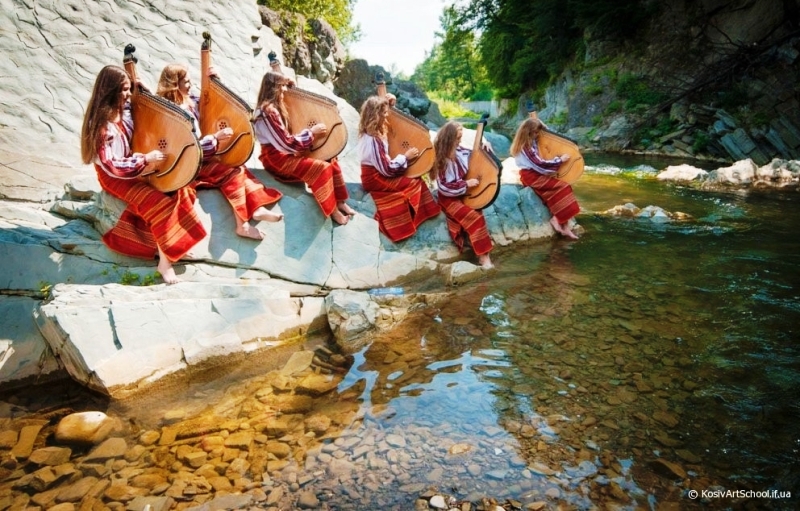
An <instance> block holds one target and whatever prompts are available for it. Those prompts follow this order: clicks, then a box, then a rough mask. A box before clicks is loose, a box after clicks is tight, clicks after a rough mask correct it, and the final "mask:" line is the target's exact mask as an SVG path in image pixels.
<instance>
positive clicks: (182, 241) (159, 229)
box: [81, 66, 206, 284]
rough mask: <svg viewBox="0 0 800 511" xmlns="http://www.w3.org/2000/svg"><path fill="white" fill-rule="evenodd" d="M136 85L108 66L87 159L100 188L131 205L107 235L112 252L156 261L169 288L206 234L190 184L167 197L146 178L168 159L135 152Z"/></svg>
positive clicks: (93, 103) (100, 78)
mask: <svg viewBox="0 0 800 511" xmlns="http://www.w3.org/2000/svg"><path fill="white" fill-rule="evenodd" d="M130 97H131V81H130V79H129V78H128V74H127V73H126V72H125V70H124V69H123V68H121V67H119V66H106V67H104V68H103V69H101V70H100V73H99V74H98V75H97V79H96V80H95V84H94V89H93V90H92V96H91V98H90V99H89V104H88V106H87V107H86V113H85V115H84V118H83V128H82V129H81V158H82V159H83V162H84V163H94V167H95V170H96V171H97V178H98V180H99V181H100V186H101V187H102V188H103V190H105V191H106V192H108V193H109V194H111V195H113V196H114V197H117V198H118V199H120V200H122V201H124V202H125V203H126V204H127V205H128V207H127V209H126V210H125V211H124V212H123V213H122V215H121V216H120V219H119V221H118V222H117V224H116V225H115V226H114V227H113V228H112V229H110V230H109V231H108V232H107V233H106V234H105V235H103V242H104V243H105V244H106V245H107V246H108V247H109V248H110V249H112V250H115V251H117V252H120V253H123V254H126V255H129V256H133V257H143V258H148V259H152V258H153V257H155V255H156V254H158V256H159V261H158V266H157V269H158V272H159V273H160V274H161V277H162V278H163V279H164V281H165V282H166V283H167V284H174V283H176V282H178V278H177V276H176V275H175V270H174V268H173V267H172V263H173V262H175V261H177V260H179V259H181V258H182V257H183V256H184V255H186V253H187V252H188V251H189V249H191V248H192V247H193V246H194V245H195V244H196V243H197V242H198V241H200V240H201V239H203V238H204V237H205V235H206V230H205V229H204V228H203V225H202V224H201V223H200V219H199V218H198V217H197V214H196V213H195V211H194V207H193V205H194V200H195V191H194V189H193V188H192V187H191V186H184V187H183V188H180V189H179V190H177V191H175V192H174V193H172V194H171V195H166V194H164V193H162V192H160V191H158V190H156V189H155V188H153V187H152V186H151V185H150V184H148V183H147V182H145V181H143V180H142V179H140V177H141V176H143V175H144V174H143V173H145V167H146V166H147V164H148V163H150V162H160V161H164V160H165V159H166V158H165V156H164V154H163V153H162V152H161V151H158V150H153V151H150V152H148V153H147V154H142V153H133V152H132V151H131V139H132V137H133V118H132V116H131V112H130V102H129V100H130Z"/></svg>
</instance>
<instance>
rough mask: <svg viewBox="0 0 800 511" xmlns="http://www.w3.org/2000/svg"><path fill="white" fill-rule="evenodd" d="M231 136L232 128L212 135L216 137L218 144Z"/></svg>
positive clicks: (223, 129)
mask: <svg viewBox="0 0 800 511" xmlns="http://www.w3.org/2000/svg"><path fill="white" fill-rule="evenodd" d="M232 136H233V128H222V129H221V130H219V131H218V132H216V133H214V137H216V139H217V141H218V142H224V141H225V140H228V139H229V138H231V137H232Z"/></svg>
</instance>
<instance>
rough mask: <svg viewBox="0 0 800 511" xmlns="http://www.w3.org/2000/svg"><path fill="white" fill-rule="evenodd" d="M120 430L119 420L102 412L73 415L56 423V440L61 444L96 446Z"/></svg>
mask: <svg viewBox="0 0 800 511" xmlns="http://www.w3.org/2000/svg"><path fill="white" fill-rule="evenodd" d="M121 429H122V426H121V424H120V423H119V420H117V419H113V418H111V417H109V416H107V415H106V414H104V413H103V412H79V413H73V414H70V415H67V416H66V417H64V418H63V419H61V420H60V421H59V422H58V426H57V427H56V440H58V441H59V442H61V443H77V444H98V443H100V442H102V441H103V440H105V439H106V438H108V436H109V435H110V434H111V433H114V432H118V431H121Z"/></svg>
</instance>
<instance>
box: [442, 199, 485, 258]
mask: <svg viewBox="0 0 800 511" xmlns="http://www.w3.org/2000/svg"><path fill="white" fill-rule="evenodd" d="M438 198H439V205H440V206H441V207H442V211H444V216H445V218H446V219H447V230H448V231H449V232H450V237H451V238H453V241H454V242H455V244H456V246H457V247H458V251H459V252H461V251H463V250H464V238H468V239H469V243H470V245H472V250H473V251H474V252H475V255H483V254H488V253H489V252H491V250H492V247H493V245H492V238H491V237H490V236H489V230H488V229H487V228H486V219H485V218H484V217H483V213H481V212H480V211H475V210H474V209H472V208H471V207H469V206H467V205H466V204H464V203H463V202H461V199H460V198H458V197H446V196H444V195H442V194H441V193H439V196H438Z"/></svg>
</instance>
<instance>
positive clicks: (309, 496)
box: [297, 490, 319, 509]
mask: <svg viewBox="0 0 800 511" xmlns="http://www.w3.org/2000/svg"><path fill="white" fill-rule="evenodd" d="M297 506H298V507H299V508H300V509H316V508H317V507H318V506H319V499H318V498H317V496H316V495H315V494H314V492H312V491H309V490H305V491H301V492H300V493H299V494H298V496H297Z"/></svg>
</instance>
